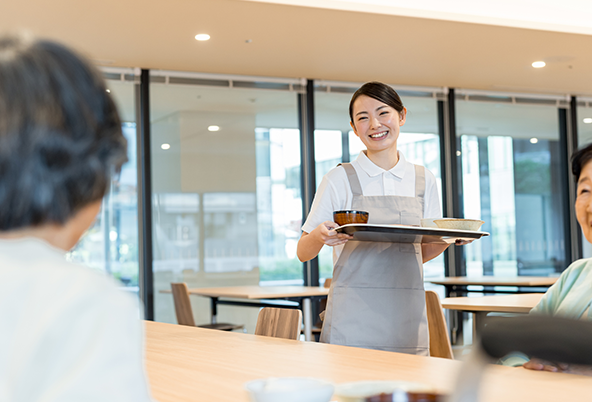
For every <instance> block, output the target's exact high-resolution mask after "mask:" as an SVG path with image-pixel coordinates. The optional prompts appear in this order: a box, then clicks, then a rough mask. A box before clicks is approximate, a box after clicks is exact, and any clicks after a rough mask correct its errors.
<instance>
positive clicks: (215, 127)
mask: <svg viewBox="0 0 592 402" xmlns="http://www.w3.org/2000/svg"><path fill="white" fill-rule="evenodd" d="M208 131H220V127H218V126H209V127H208Z"/></svg>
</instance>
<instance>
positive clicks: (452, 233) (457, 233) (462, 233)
mask: <svg viewBox="0 0 592 402" xmlns="http://www.w3.org/2000/svg"><path fill="white" fill-rule="evenodd" d="M373 227H376V228H380V229H398V230H402V231H404V232H406V231H409V232H410V233H409V234H410V235H411V234H413V232H415V231H427V232H429V233H428V234H417V233H415V234H416V235H419V236H421V235H423V236H449V237H466V235H468V236H469V237H473V238H477V239H478V238H481V237H484V236H489V235H490V234H489V233H488V232H481V231H478V230H461V229H444V228H434V227H427V226H410V225H383V224H373V223H348V224H346V225H342V226H339V227H337V228H335V229H334V230H335V231H337V232H339V233H344V232H345V230H343V228H352V229H358V228H373ZM340 229H342V230H340ZM358 231H361V232H373V231H372V230H355V231H354V233H355V232H358ZM376 232H377V233H385V232H384V231H376Z"/></svg>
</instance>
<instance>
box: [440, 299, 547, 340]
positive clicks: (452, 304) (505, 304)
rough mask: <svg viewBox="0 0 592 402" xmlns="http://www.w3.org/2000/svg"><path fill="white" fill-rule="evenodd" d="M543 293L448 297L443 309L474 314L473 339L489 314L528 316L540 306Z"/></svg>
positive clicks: (443, 302) (444, 300)
mask: <svg viewBox="0 0 592 402" xmlns="http://www.w3.org/2000/svg"><path fill="white" fill-rule="evenodd" d="M542 297H543V293H522V294H515V295H495V296H480V297H447V298H445V299H443V300H442V302H441V303H442V308H444V309H447V310H456V311H464V312H467V313H472V314H473V339H475V338H474V336H475V335H478V334H479V332H480V331H481V329H482V328H483V325H484V322H485V320H486V317H487V314H489V313H508V314H528V313H529V312H530V310H532V309H533V308H534V306H536V305H537V304H538V302H539V301H540V300H541V298H542Z"/></svg>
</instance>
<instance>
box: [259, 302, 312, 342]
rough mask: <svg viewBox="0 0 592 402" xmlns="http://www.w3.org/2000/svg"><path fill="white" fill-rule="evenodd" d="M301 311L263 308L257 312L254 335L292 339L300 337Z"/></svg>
mask: <svg viewBox="0 0 592 402" xmlns="http://www.w3.org/2000/svg"><path fill="white" fill-rule="evenodd" d="M301 327H302V311H300V310H296V309H288V308H274V307H265V308H263V309H262V310H261V311H260V312H259V317H257V326H256V327H255V335H263V336H273V337H274V338H284V339H294V340H297V339H298V338H299V337H300V328H301Z"/></svg>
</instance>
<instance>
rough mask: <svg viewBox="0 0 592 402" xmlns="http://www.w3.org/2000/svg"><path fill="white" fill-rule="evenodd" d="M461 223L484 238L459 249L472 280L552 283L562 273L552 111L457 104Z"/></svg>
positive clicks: (504, 103) (507, 102)
mask: <svg viewBox="0 0 592 402" xmlns="http://www.w3.org/2000/svg"><path fill="white" fill-rule="evenodd" d="M456 110H457V112H456V118H457V135H458V137H459V140H460V152H457V156H458V157H459V159H460V162H461V165H462V197H463V199H462V202H463V208H464V217H465V218H474V219H482V220H483V221H485V224H484V225H483V227H482V230H484V231H486V232H490V233H491V236H489V237H486V238H483V239H481V240H480V241H477V242H474V243H472V244H470V245H468V246H466V247H464V251H465V261H466V272H467V275H469V276H474V275H477V276H479V275H498V276H513V275H529V276H547V275H556V274H558V273H559V272H561V271H562V270H563V269H564V268H565V267H566V261H565V238H564V228H563V224H564V222H563V219H564V208H567V207H568V206H566V205H563V201H562V197H561V181H562V180H563V178H562V177H561V169H560V154H559V152H560V148H559V121H558V109H557V107H556V106H555V105H548V106H547V105H532V104H531V105H526V104H512V102H511V99H510V98H504V97H503V96H500V97H499V99H498V100H497V101H495V100H494V101H481V102H480V101H471V100H466V99H465V98H461V99H458V100H457V102H456Z"/></svg>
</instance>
